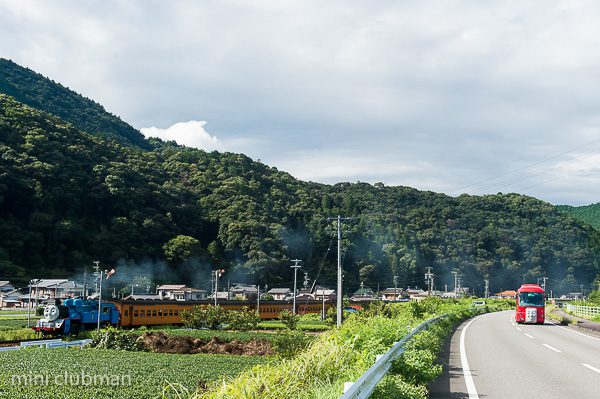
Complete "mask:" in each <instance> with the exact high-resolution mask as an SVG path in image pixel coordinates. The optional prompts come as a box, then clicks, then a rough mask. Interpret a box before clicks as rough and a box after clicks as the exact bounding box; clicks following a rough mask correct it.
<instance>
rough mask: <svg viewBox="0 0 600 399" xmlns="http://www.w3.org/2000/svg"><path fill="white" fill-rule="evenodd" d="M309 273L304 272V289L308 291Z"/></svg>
mask: <svg viewBox="0 0 600 399" xmlns="http://www.w3.org/2000/svg"><path fill="white" fill-rule="evenodd" d="M308 280H309V278H308V273H307V272H304V290H305V291H306V290H307V289H308Z"/></svg>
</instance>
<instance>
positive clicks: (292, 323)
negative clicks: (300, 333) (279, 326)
mask: <svg viewBox="0 0 600 399" xmlns="http://www.w3.org/2000/svg"><path fill="white" fill-rule="evenodd" d="M299 319H300V317H299V316H298V315H297V314H295V313H293V312H291V311H289V310H287V309H286V310H283V311H282V312H281V313H279V320H281V322H282V323H283V324H284V325H285V326H286V327H287V328H288V329H289V330H295V329H296V327H297V326H298V320H299Z"/></svg>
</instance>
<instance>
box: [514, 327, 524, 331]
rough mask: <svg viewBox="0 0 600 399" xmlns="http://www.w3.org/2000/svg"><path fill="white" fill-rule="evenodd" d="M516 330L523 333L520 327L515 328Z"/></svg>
mask: <svg viewBox="0 0 600 399" xmlns="http://www.w3.org/2000/svg"><path fill="white" fill-rule="evenodd" d="M515 328H516V329H517V331H523V330H521V328H520V327H515Z"/></svg>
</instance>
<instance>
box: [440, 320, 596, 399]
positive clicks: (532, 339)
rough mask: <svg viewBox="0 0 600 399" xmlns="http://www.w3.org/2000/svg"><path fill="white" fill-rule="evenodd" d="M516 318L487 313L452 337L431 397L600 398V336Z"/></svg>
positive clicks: (456, 398) (469, 322)
mask: <svg viewBox="0 0 600 399" xmlns="http://www.w3.org/2000/svg"><path fill="white" fill-rule="evenodd" d="M513 314H514V312H512V311H505V312H498V313H488V314H484V315H481V316H478V317H476V318H474V319H471V320H469V321H467V322H465V323H463V324H462V325H461V326H460V327H459V328H458V329H457V330H456V331H455V332H454V333H453V335H452V337H451V339H450V340H449V342H448V344H447V346H446V351H445V354H444V358H445V363H446V364H445V366H444V375H443V376H442V377H441V378H439V379H438V380H437V381H435V382H434V383H433V384H431V385H430V390H431V395H430V397H431V398H455V399H462V398H469V399H473V398H486V399H496V398H504V399H505V398H543V399H554V398H557V399H558V398H560V399H562V398H568V397H573V398H578V399H583V398H590V399H591V398H594V399H597V398H600V337H598V336H593V335H590V334H583V333H580V332H578V331H574V330H571V329H568V328H566V327H562V326H559V325H556V324H552V323H550V322H548V321H547V322H546V324H544V325H524V324H516V323H515V322H514V320H513ZM461 338H462V339H461ZM461 341H462V345H461ZM461 351H462V355H463V356H462V357H461ZM467 363H468V366H467ZM469 374H470V375H469Z"/></svg>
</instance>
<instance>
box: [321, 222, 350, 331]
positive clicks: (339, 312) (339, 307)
mask: <svg viewBox="0 0 600 399" xmlns="http://www.w3.org/2000/svg"><path fill="white" fill-rule="evenodd" d="M350 219H352V218H347V217H344V218H343V217H341V216H340V215H338V216H337V218H327V220H337V236H338V245H337V251H338V254H337V273H338V274H337V326H338V327H340V326H341V325H342V317H344V312H342V306H343V300H342V299H343V298H342V296H343V295H342V220H350Z"/></svg>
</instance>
